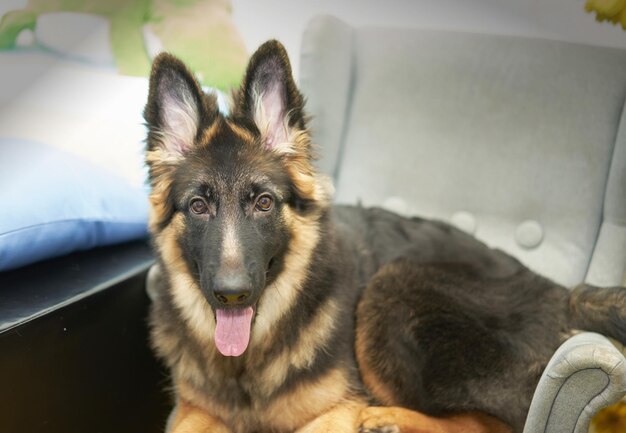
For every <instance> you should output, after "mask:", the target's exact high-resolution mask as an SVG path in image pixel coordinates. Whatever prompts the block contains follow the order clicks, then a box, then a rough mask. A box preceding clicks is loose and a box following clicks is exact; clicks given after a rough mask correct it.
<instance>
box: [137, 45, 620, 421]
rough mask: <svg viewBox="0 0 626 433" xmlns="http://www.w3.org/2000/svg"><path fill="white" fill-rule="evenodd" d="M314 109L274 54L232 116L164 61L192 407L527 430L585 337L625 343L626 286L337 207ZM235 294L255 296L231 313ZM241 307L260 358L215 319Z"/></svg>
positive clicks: (166, 230) (153, 130)
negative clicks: (552, 369) (398, 408)
mask: <svg viewBox="0 0 626 433" xmlns="http://www.w3.org/2000/svg"><path fill="white" fill-rule="evenodd" d="M303 105H304V102H303V98H302V96H301V95H300V93H299V92H298V90H297V88H296V86H295V83H294V82H293V79H292V78H291V70H290V66H289V61H288V59H287V55H286V53H285V50H284V49H283V48H282V46H281V45H280V44H279V43H277V42H275V41H270V42H268V43H266V44H265V45H263V46H262V47H261V48H260V49H259V50H258V51H257V52H256V53H255V54H254V56H253V57H252V59H251V61H250V65H249V67H248V70H247V72H246V76H245V78H244V81H243V84H242V87H241V89H240V90H239V91H238V92H236V93H235V95H234V102H233V106H232V107H231V114H230V115H228V116H224V115H223V114H221V113H220V112H219V111H218V109H217V104H216V101H215V98H214V97H213V96H209V95H205V94H203V93H202V91H201V89H200V87H199V86H198V84H197V82H196V80H195V79H194V77H193V75H192V74H191V72H190V71H188V70H187V69H186V68H185V66H184V65H182V64H181V63H180V61H178V60H177V59H175V58H174V57H172V56H170V55H167V54H163V55H160V56H159V57H158V58H157V59H156V61H155V63H154V67H153V71H152V75H151V79H150V95H149V100H148V104H147V106H146V110H145V118H146V121H147V124H148V128H149V134H148V149H147V150H148V152H147V157H146V160H147V163H148V166H149V169H150V182H151V186H152V193H151V196H150V200H151V205H152V207H151V217H150V229H151V232H152V235H153V241H154V246H155V251H156V254H157V259H158V262H159V264H160V267H161V269H162V280H161V283H160V285H159V287H161V290H159V294H158V297H157V299H156V300H155V302H154V306H153V309H152V313H151V326H152V343H153V346H154V348H155V350H156V352H157V353H158V355H159V356H160V357H161V358H162V359H163V360H164V361H165V363H166V364H167V365H168V366H169V367H170V368H171V370H172V376H173V381H174V387H175V390H176V394H177V397H178V399H179V400H183V401H187V402H191V403H192V404H193V405H194V406H197V407H200V408H201V409H202V410H204V411H206V412H207V413H210V414H212V415H213V416H214V417H216V418H219V419H220V420H221V421H223V422H224V423H225V424H226V425H227V426H228V427H229V428H230V429H231V430H232V431H233V432H236V433H239V432H241V433H244V432H255V431H276V432H288V431H294V430H295V429H297V428H299V427H301V426H302V425H304V424H306V423H307V422H310V421H311V420H312V419H314V418H315V417H317V416H318V415H320V414H321V413H323V412H325V411H326V410H328V409H329V408H331V407H333V406H335V405H337V404H340V403H342V402H345V401H359V402H361V403H363V402H367V401H377V402H379V403H384V404H399V405H402V406H405V407H409V408H413V409H417V410H420V411H424V412H427V413H430V414H436V415H441V414H447V413H454V412H459V411H470V410H478V411H483V412H486V413H489V414H492V415H495V416H497V417H499V418H501V419H503V420H505V421H506V422H508V423H509V424H511V425H512V426H513V427H514V429H515V430H516V431H521V428H522V426H523V421H524V418H525V414H526V411H527V409H528V405H529V403H530V399H531V397H532V393H533V391H534V387H535V385H536V383H537V380H538V378H539V375H540V374H541V372H542V370H543V369H544V367H545V365H546V363H547V362H548V360H549V359H550V356H551V355H552V353H553V352H554V350H555V349H556V348H557V346H558V345H559V344H560V343H561V342H562V341H563V339H564V338H565V337H566V336H567V335H568V333H569V331H570V329H571V328H572V327H573V326H579V325H580V326H582V327H584V328H586V329H589V330H599V331H602V332H607V333H609V334H611V335H613V336H616V337H618V338H620V339H621V340H622V341H626V339H625V338H624V337H625V333H624V332H623V330H624V328H623V320H624V317H625V314H624V312H623V311H624V310H623V308H624V299H623V297H624V295H623V291H621V290H622V289H615V290H614V291H612V292H607V291H602V290H601V289H591V288H588V289H581V291H578V292H575V294H574V296H573V297H572V298H571V299H570V295H569V292H568V291H567V290H566V289H564V288H562V287H559V286H557V285H556V284H554V283H552V282H550V281H549V280H546V279H544V278H541V277H539V276H537V275H535V274H533V273H532V272H530V271H529V270H528V269H526V268H525V267H524V266H522V265H521V264H520V263H519V262H518V261H517V260H515V259H513V258H511V257H509V256H507V255H506V254H504V253H502V252H501V251H498V250H492V249H489V248H488V247H486V246H485V245H483V244H482V243H480V242H479V241H477V240H476V239H474V238H472V237H471V236H469V235H466V234H464V233H463V232H461V231H459V230H457V229H455V228H452V227H450V226H448V225H446V224H443V223H439V222H433V221H428V220H423V219H419V218H414V219H406V218H402V217H400V216H397V215H394V214H392V213H389V212H386V211H383V210H380V209H362V208H356V207H333V206H331V205H330V204H329V201H330V192H329V189H330V188H329V186H328V182H327V181H326V180H324V178H323V177H322V176H319V175H318V174H317V173H316V171H315V169H314V166H313V149H312V145H311V142H310V136H309V132H308V130H307V127H306V117H305V114H304V111H303V109H304V108H303ZM262 197H265V198H267V197H269V201H268V200H265V201H260V200H261V198H262ZM268 203H269V205H268ZM266 205H267V206H266ZM366 286H367V289H366V290H365V292H364V294H363V296H362V293H363V290H364V288H365V287H366ZM224 287H227V288H229V289H232V290H235V289H236V290H239V289H242V288H243V289H245V290H246V291H249V292H250V295H249V296H247V297H245V300H243V301H242V303H241V304H238V305H237V306H235V307H232V306H230V305H224V304H223V303H220V302H222V301H221V300H220V299H221V298H220V295H219V293H220V292H219V291H220V290H222V289H223V288H224ZM233 287H234V289H233ZM359 299H361V301H360V305H359V307H358V314H357V302H358V301H359ZM613 301H616V303H617V306H615V307H611V308H607V307H604V306H605V305H607V303H608V302H613ZM570 302H572V305H571V306H570V305H569V303H570ZM598 305H599V307H598ZM244 307H245V308H248V307H249V308H254V313H255V315H254V319H253V322H252V325H251V335H250V339H249V346H247V349H246V351H245V352H244V353H243V354H242V355H241V356H237V357H231V356H223V355H222V354H221V353H220V352H219V351H218V350H216V345H215V341H214V333H215V332H216V311H218V310H220V309H224V310H228V311H231V310H236V309H237V308H244ZM355 342H356V344H355ZM357 356H358V360H359V366H358V367H357Z"/></svg>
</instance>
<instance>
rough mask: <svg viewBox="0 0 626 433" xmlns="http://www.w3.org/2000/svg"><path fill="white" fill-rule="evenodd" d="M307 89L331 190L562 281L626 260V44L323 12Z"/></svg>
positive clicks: (310, 36) (304, 67)
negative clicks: (355, 19)
mask: <svg viewBox="0 0 626 433" xmlns="http://www.w3.org/2000/svg"><path fill="white" fill-rule="evenodd" d="M301 52H302V55H301V71H300V85H301V88H302V90H303V93H304V94H305V96H306V97H307V99H308V108H309V112H310V113H311V114H312V115H313V121H312V123H311V126H312V129H313V134H314V138H315V140H316V141H317V143H318V144H319V145H320V153H321V155H322V158H321V160H320V162H319V165H320V168H321V169H322V170H323V171H325V172H326V173H328V174H330V175H332V176H333V178H334V181H335V186H336V196H335V197H336V201H337V202H340V203H357V202H361V203H363V204H364V205H382V206H386V207H391V208H393V209H395V210H397V211H400V212H404V213H406V214H419V215H423V216H427V217H432V218H437V219H442V220H447V221H451V222H452V223H454V224H456V225H458V226H460V227H462V228H464V229H465V230H467V231H469V232H471V233H473V234H474V235H475V236H476V237H477V238H479V239H481V240H483V241H484V242H486V243H487V244H488V245H490V246H493V247H497V248H501V249H503V250H505V251H507V252H509V253H511V254H513V255H514V256H516V257H518V258H519V259H520V260H522V262H524V263H525V264H526V265H527V266H529V267H530V268H532V269H534V270H536V271H537V272H539V273H541V274H543V275H545V276H547V277H550V278H552V279H554V280H555V281H557V282H559V283H561V284H565V285H568V286H571V285H574V284H577V283H579V282H581V281H583V280H585V279H587V280H588V281H589V282H591V283H596V284H603V285H609V284H610V285H616V284H620V283H622V282H623V278H624V271H625V270H626V115H622V112H623V107H624V101H625V98H626V51H623V50H617V49H611V48H603V47H593V46H585V45H577V44H571V43H565V42H557V41H549V40H540V39H530V38H520V37H510V36H497V35H481V34H469V33H457V32H447V31H433V30H421V29H396V28H375V27H362V28H353V27H350V26H348V25H347V24H345V23H343V22H341V21H339V20H337V19H335V18H332V17H328V16H324V17H318V18H316V19H314V20H313V21H312V22H311V23H310V24H309V25H308V28H307V30H306V32H305V34H304V37H303V44H302V51H301Z"/></svg>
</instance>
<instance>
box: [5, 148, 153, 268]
mask: <svg viewBox="0 0 626 433" xmlns="http://www.w3.org/2000/svg"><path fill="white" fill-rule="evenodd" d="M147 218H148V199H147V190H146V189H143V188H141V187H136V186H135V187H133V186H132V185H130V184H129V182H128V181H127V180H125V179H123V178H122V177H120V176H119V175H116V174H115V173H113V172H112V171H108V170H106V169H104V168H101V167H98V166H96V165H94V164H92V163H90V162H88V161H86V160H83V159H80V158H79V157H77V156H75V155H73V154H70V153H66V152H64V151H62V150H59V149H57V148H54V147H52V146H48V145H44V144H40V143H35V142H31V141H27V140H18V139H8V138H0V271H4V270H8V269H13V268H17V267H19V266H23V265H27V264H30V263H33V262H36V261H38V260H43V259H47V258H51V257H55V256H59V255H63V254H67V253H70V252H72V251H77V250H84V249H88V248H93V247H96V246H102V245H109V244H114V243H118V242H123V241H128V240H131V239H137V238H142V237H145V236H147Z"/></svg>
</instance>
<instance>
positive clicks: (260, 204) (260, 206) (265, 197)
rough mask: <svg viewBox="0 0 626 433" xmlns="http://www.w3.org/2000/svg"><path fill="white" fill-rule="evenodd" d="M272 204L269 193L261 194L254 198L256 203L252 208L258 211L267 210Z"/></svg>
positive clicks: (272, 200)
mask: <svg viewBox="0 0 626 433" xmlns="http://www.w3.org/2000/svg"><path fill="white" fill-rule="evenodd" d="M273 204H274V199H273V198H272V196H270V195H269V194H262V195H261V196H259V198H257V199H256V204H255V205H254V209H255V210H257V211H260V212H267V211H269V210H270V209H272V205H273Z"/></svg>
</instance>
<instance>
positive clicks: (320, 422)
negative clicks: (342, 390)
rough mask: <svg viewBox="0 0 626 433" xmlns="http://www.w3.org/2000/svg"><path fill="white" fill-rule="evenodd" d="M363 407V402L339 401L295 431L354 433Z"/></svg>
mask: <svg viewBox="0 0 626 433" xmlns="http://www.w3.org/2000/svg"><path fill="white" fill-rule="evenodd" d="M365 407H366V406H365V404H363V403H359V402H346V403H341V404H339V405H337V406H335V407H333V408H332V409H330V410H329V411H327V412H324V413H323V414H321V415H320V416H318V417H317V418H315V419H314V420H313V421H311V422H309V423H308V424H306V425H305V426H304V427H301V428H300V429H298V430H297V431H296V432H295V433H355V432H356V431H357V430H356V428H357V420H358V418H359V414H360V413H361V411H362V410H363V409H364V408H365Z"/></svg>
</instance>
